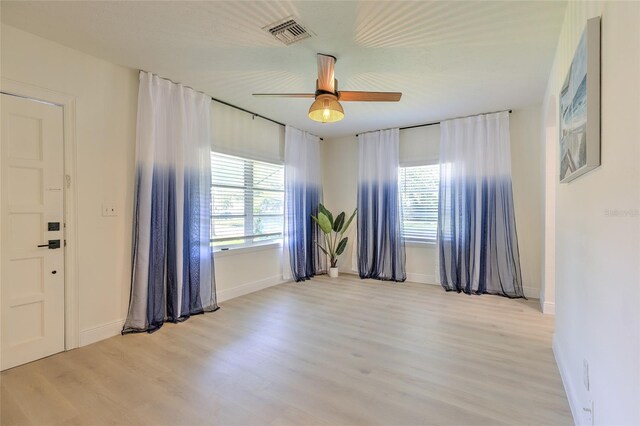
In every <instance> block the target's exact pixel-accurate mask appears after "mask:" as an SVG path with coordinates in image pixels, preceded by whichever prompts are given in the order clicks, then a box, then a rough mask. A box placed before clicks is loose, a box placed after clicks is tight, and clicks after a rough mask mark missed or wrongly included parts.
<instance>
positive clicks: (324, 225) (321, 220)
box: [312, 212, 331, 234]
mask: <svg viewBox="0 0 640 426" xmlns="http://www.w3.org/2000/svg"><path fill="white" fill-rule="evenodd" d="M312 217H313V216H312ZM316 222H317V223H318V225H319V226H320V229H322V232H324V233H325V234H328V233H330V232H331V222H330V221H329V218H328V217H327V216H326V215H325V214H324V213H322V212H320V213H318V218H317V219H316Z"/></svg>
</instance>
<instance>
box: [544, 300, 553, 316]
mask: <svg viewBox="0 0 640 426" xmlns="http://www.w3.org/2000/svg"><path fill="white" fill-rule="evenodd" d="M542 313H543V314H547V315H555V314H556V304H555V303H554V302H543V303H542Z"/></svg>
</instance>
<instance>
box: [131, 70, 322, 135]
mask: <svg viewBox="0 0 640 426" xmlns="http://www.w3.org/2000/svg"><path fill="white" fill-rule="evenodd" d="M140 71H144V72H146V73H148V74H152V75H155V76H157V77H159V78H162V79H164V80H169V81H170V82H172V83H173V84H180V85H182V86H184V87H187V88H189V89H191V90H193V91H195V92H200V91H199V90H196V89H194V88H193V87H191V86H187V85H186V84H182V83H177V82H175V81H173V80H171V79H170V78H166V77H160V76H159V75H157V74H153V73H152V72H149V71H145V70H140ZM200 93H204V92H200ZM207 96H208V95H207ZM211 100H212V101H215V102H218V103H220V104H222V105H226V106H228V107H231V108H235V109H237V110H240V111H243V112H246V113H247V114H251V115H252V116H253V118H256V117H260V118H262V119H263V120H267V121H270V122H272V123H274V124H277V125H279V126H282V127H286V125H285V124H284V123H281V122H279V121H276V120H272V119H271V118H269V117H265V116H264V115H260V114H256V113H255V112H253V111H249V110H248V109H244V108H240V107H239V106H235V105H233V104H230V103H229V102H225V101H221V100H220V99H216V98H214V97H213V96H211ZM313 136H316V135H313ZM316 137H317V138H318V139H320V140H321V141H323V140H324V139H322V138H320V137H318V136H316Z"/></svg>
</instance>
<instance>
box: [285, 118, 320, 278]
mask: <svg viewBox="0 0 640 426" xmlns="http://www.w3.org/2000/svg"><path fill="white" fill-rule="evenodd" d="M284 164H285V166H284V167H285V168H284V180H285V211H286V214H285V233H284V234H285V235H284V240H285V241H284V256H283V258H284V265H283V275H284V277H285V278H286V279H293V280H295V281H304V280H307V279H309V278H312V277H313V276H315V275H316V274H321V273H325V272H326V259H325V256H324V255H323V254H322V252H321V251H320V250H319V249H318V247H317V245H316V241H322V234H321V232H322V231H320V229H319V228H318V226H317V225H316V223H315V222H313V221H312V219H311V215H314V216H316V215H317V214H318V205H319V204H320V203H321V202H322V174H321V171H320V139H319V138H318V137H317V136H314V135H312V134H310V133H307V132H303V131H302V130H298V129H296V128H295V127H291V126H286V127H285V138H284Z"/></svg>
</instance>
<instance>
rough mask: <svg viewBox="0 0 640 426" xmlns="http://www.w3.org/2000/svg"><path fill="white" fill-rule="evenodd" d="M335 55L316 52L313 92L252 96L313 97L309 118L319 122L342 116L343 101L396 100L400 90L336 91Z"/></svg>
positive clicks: (258, 94) (327, 121) (330, 120)
mask: <svg viewBox="0 0 640 426" xmlns="http://www.w3.org/2000/svg"><path fill="white" fill-rule="evenodd" d="M335 64H336V58H335V56H331V55H323V54H322V53H318V79H317V80H316V92H315V93H254V94H253V96H272V97H282V98H315V101H314V102H313V103H312V104H311V107H310V108H309V118H310V119H312V120H315V121H319V122H321V123H333V122H336V121H340V120H342V119H343V118H344V110H343V109H342V105H340V101H343V102H398V101H399V100H400V98H401V97H402V93H400V92H352V91H338V80H336V79H335V77H334V74H333V69H334V67H335Z"/></svg>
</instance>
